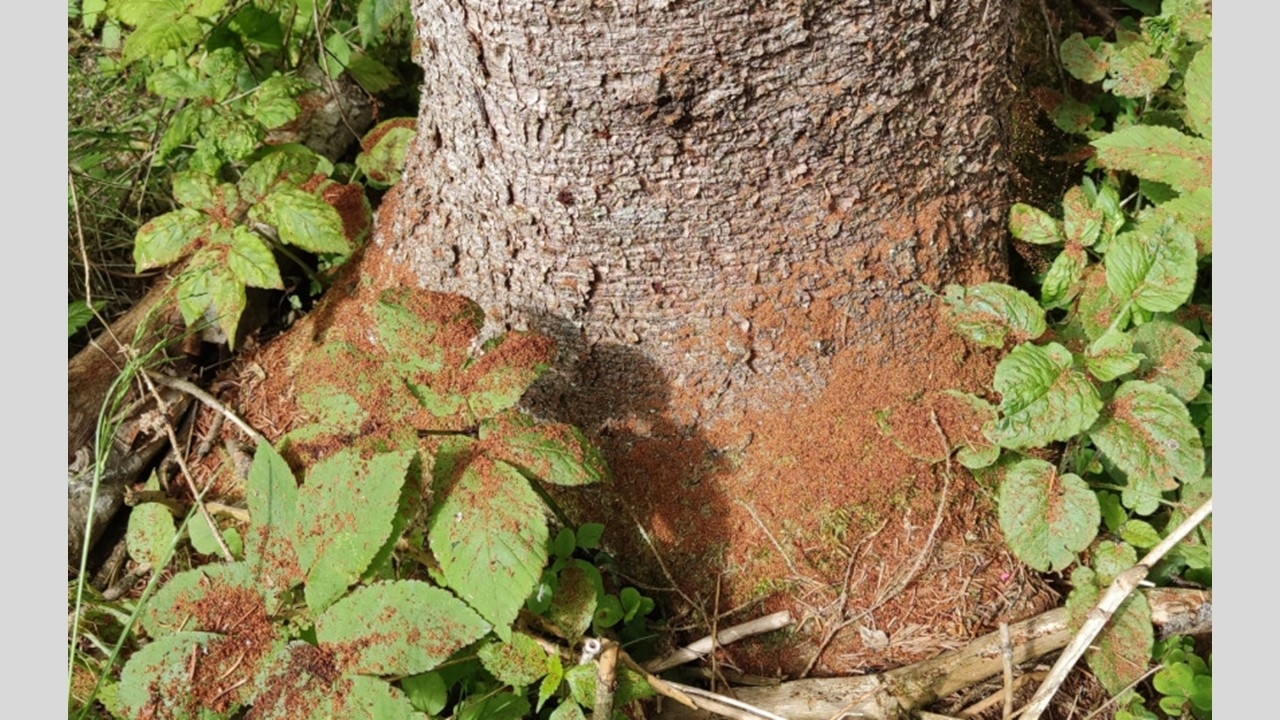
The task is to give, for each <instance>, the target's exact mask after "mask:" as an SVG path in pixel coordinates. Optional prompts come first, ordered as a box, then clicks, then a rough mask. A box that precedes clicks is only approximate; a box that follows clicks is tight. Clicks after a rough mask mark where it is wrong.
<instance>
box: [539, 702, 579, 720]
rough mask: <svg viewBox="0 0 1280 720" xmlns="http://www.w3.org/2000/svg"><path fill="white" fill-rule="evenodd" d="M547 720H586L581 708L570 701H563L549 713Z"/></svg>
mask: <svg viewBox="0 0 1280 720" xmlns="http://www.w3.org/2000/svg"><path fill="white" fill-rule="evenodd" d="M547 720H587V716H586V715H585V714H583V712H582V707H581V706H579V705H578V703H576V702H574V701H572V700H565V701H564V702H562V703H560V704H559V705H557V706H556V709H555V710H552V711H551V715H549V716H548V717H547Z"/></svg>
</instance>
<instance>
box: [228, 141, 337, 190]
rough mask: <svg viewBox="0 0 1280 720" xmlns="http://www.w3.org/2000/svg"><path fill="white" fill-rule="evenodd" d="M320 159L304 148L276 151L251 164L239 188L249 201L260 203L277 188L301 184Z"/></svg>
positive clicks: (309, 176)
mask: <svg viewBox="0 0 1280 720" xmlns="http://www.w3.org/2000/svg"><path fill="white" fill-rule="evenodd" d="M318 164H319V158H318V157H317V156H316V154H315V153H313V152H311V151H310V150H307V149H306V148H303V149H301V150H298V149H296V148H295V149H290V150H274V151H272V152H270V153H268V154H267V155H264V156H263V157H262V158H261V159H260V160H258V161H257V162H255V163H254V164H252V165H250V166H249V168H248V169H247V170H245V171H244V174H243V175H241V176H240V181H239V182H238V183H237V184H236V187H237V188H238V189H239V190H240V194H241V195H243V196H244V198H245V199H246V200H248V201H249V202H254V203H257V202H261V201H262V199H263V198H265V197H266V196H267V195H268V194H270V193H271V192H272V191H273V190H275V189H276V188H278V187H287V186H289V185H300V184H302V183H303V182H305V181H306V180H309V179H310V178H311V176H312V175H313V174H314V173H315V172H316V168H317V166H318Z"/></svg>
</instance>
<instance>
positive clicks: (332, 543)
mask: <svg viewBox="0 0 1280 720" xmlns="http://www.w3.org/2000/svg"><path fill="white" fill-rule="evenodd" d="M412 459H413V452H411V451H401V452H394V453H383V454H380V455H377V456H374V457H373V458H371V459H368V460H365V459H363V458H361V457H360V456H359V455H358V454H357V453H356V452H355V451H354V450H350V449H343V450H339V451H338V452H336V453H334V454H333V455H331V456H329V457H327V458H325V459H324V460H321V461H320V462H317V463H316V464H315V465H313V466H311V468H310V470H309V471H308V472H307V480H306V482H305V483H304V484H303V486H302V488H301V489H300V490H299V491H298V510H297V517H298V532H297V535H296V537H295V546H296V547H297V551H298V563H299V565H300V566H301V567H302V569H303V571H304V572H305V573H306V576H307V581H306V599H307V606H308V607H310V608H311V610H312V611H313V612H320V611H321V610H323V609H324V608H326V607H328V606H329V604H330V603H332V602H333V601H334V600H336V599H337V598H339V597H341V596H342V594H343V593H344V592H346V590H347V587H348V586H350V585H351V584H352V583H354V582H355V581H356V580H357V579H359V578H360V576H361V575H362V574H363V573H364V571H365V569H366V568H368V567H369V563H370V562H372V560H373V558H374V556H375V555H377V554H378V551H379V550H381V549H382V546H383V545H385V544H386V543H387V542H388V541H394V538H391V537H390V535H391V531H392V527H393V521H394V519H395V515H396V511H397V509H398V506H399V501H400V493H401V490H402V489H403V488H404V481H405V473H406V472H407V471H408V469H409V463H410V462H411V461H412ZM429 669H430V668H423V670H429ZM406 672H421V670H419V671H406Z"/></svg>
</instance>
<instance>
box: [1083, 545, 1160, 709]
mask: <svg viewBox="0 0 1280 720" xmlns="http://www.w3.org/2000/svg"><path fill="white" fill-rule="evenodd" d="M1071 580H1072V584H1073V585H1075V587H1074V589H1072V591H1071V593H1070V595H1068V597H1067V615H1068V617H1069V618H1070V619H1071V623H1072V626H1073V627H1079V626H1080V624H1081V623H1082V622H1084V618H1085V614H1086V613H1088V612H1089V611H1090V610H1091V609H1092V608H1093V607H1094V605H1096V604H1097V602H1098V599H1099V598H1100V596H1101V593H1100V588H1099V587H1098V586H1097V585H1095V584H1094V582H1096V581H1097V580H1098V579H1097V578H1096V577H1095V576H1094V575H1093V573H1092V572H1091V571H1088V569H1087V568H1078V569H1077V570H1076V572H1074V573H1072V575H1071ZM1154 645H1155V638H1154V633H1153V630H1152V624H1151V608H1150V606H1149V605H1147V600H1146V597H1145V596H1144V595H1143V594H1142V593H1134V594H1132V595H1130V596H1129V597H1128V598H1127V599H1126V600H1125V601H1124V602H1123V603H1121V605H1120V608H1119V610H1117V611H1116V613H1115V615H1113V616H1112V617H1111V620H1110V621H1109V622H1108V623H1107V625H1106V627H1105V628H1103V630H1102V632H1101V633H1100V634H1099V635H1098V637H1097V638H1096V639H1095V640H1094V642H1093V643H1092V645H1091V646H1090V649H1089V650H1088V651H1087V652H1086V653H1085V661H1086V662H1087V663H1088V664H1089V669H1090V670H1092V671H1093V673H1094V675H1096V676H1097V678H1098V680H1099V681H1101V682H1102V685H1103V687H1105V688H1106V689H1107V691H1108V692H1110V693H1112V694H1113V695H1114V694H1116V693H1119V692H1120V691H1121V690H1123V689H1124V688H1126V687H1128V686H1129V685H1130V684H1131V683H1133V682H1134V681H1136V680H1137V679H1138V678H1139V677H1141V676H1142V675H1143V674H1145V673H1146V671H1147V667H1148V665H1149V664H1150V661H1151V651H1152V648H1153V647H1154Z"/></svg>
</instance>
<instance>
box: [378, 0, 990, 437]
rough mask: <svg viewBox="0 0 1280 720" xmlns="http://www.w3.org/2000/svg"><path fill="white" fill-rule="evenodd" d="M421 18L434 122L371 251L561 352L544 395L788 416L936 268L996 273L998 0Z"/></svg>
mask: <svg viewBox="0 0 1280 720" xmlns="http://www.w3.org/2000/svg"><path fill="white" fill-rule="evenodd" d="M414 10H415V14H416V17H417V19H418V23H419V36H420V38H421V46H420V57H419V62H420V64H421V65H422V66H423V68H424V70H425V77H424V81H423V92H422V107H421V111H420V116H419V117H420V119H419V134H418V138H417V141H416V145H415V146H414V147H413V149H412V151H411V157H410V159H409V161H408V163H407V167H406V170H405V174H404V180H403V182H402V184H401V185H400V186H399V188H398V190H397V192H396V193H395V194H394V196H393V197H394V200H393V204H392V206H391V208H390V209H389V210H388V212H387V214H386V215H384V216H383V217H384V220H388V221H389V222H384V223H382V229H381V232H380V233H379V234H378V237H377V241H376V242H377V243H379V244H380V245H381V246H382V248H383V250H382V251H383V252H385V253H388V254H389V255H390V256H391V257H393V258H396V259H397V260H400V261H403V262H404V263H407V264H408V266H409V267H411V268H412V270H413V271H414V273H415V275H416V277H417V278H418V280H419V282H420V283H421V284H422V285H423V286H425V287H427V288H430V289H433V290H444V291H453V292H459V293H462V294H465V295H467V296H469V297H471V298H473V299H475V300H476V301H477V302H479V303H480V304H481V306H482V307H484V308H485V310H486V311H487V313H488V314H489V322H490V324H491V326H492V327H493V328H494V329H498V328H503V327H517V328H532V329H535V330H540V331H543V332H546V333H548V334H550V335H552V336H553V337H555V338H556V339H557V340H558V341H559V344H560V347H561V348H562V351H563V353H562V358H561V362H560V364H559V367H558V369H559V373H558V374H556V375H554V376H553V377H552V378H551V379H550V380H548V382H547V383H545V384H544V385H542V386H541V387H540V388H539V390H538V392H536V393H534V394H533V395H532V396H531V398H530V402H531V405H532V406H533V407H534V408H535V409H536V410H539V411H541V412H544V413H546V414H548V415H552V416H556V417H559V418H561V419H566V420H569V421H572V422H576V423H578V424H580V425H583V426H586V428H587V429H588V430H594V429H598V428H599V427H601V426H602V425H603V424H605V423H607V422H609V421H611V420H614V421H616V420H618V419H620V418H623V417H625V416H627V415H629V414H631V415H634V414H642V413H645V412H660V413H663V414H665V415H666V417H668V418H669V419H670V421H671V423H672V425H673V426H674V427H677V428H686V429H687V428H691V427H695V426H701V425H705V424H707V423H712V422H715V421H717V420H721V419H728V418H732V417H734V416H735V415H737V414H739V413H741V412H742V411H743V410H746V409H748V408H753V407H754V408H779V407H785V406H787V405H789V404H791V401H792V400H795V399H803V398H806V397H811V396H812V395H813V394H814V393H815V392H816V391H817V390H819V389H821V388H822V387H823V386H824V384H825V382H826V376H827V373H828V372H829V369H830V363H831V358H832V357H833V356H835V355H837V354H838V353H840V352H841V351H842V350H844V349H845V348H847V347H851V346H856V345H859V344H868V343H899V342H901V343H906V342H907V341H908V339H909V338H910V336H911V335H912V334H913V333H917V332H919V331H921V330H922V329H923V328H926V327H927V326H929V325H932V324H933V317H932V315H933V314H932V312H929V311H927V310H926V307H925V305H926V303H927V302H928V298H927V295H926V293H924V292H923V290H922V288H921V285H920V284H921V283H923V285H925V286H929V287H931V288H935V289H936V288H939V287H940V286H941V285H942V284H943V283H946V282H974V281H980V280H986V279H990V278H993V277H995V278H998V277H1001V276H1002V275H1003V274H1004V272H1005V268H1006V266H1005V259H1004V255H1003V248H1002V234H1003V230H1002V226H1003V211H1004V208H1006V207H1007V197H1006V194H1007V183H1006V182H1005V178H1006V177H1007V176H1008V172H1007V167H1006V164H1005V162H1004V153H1003V151H1002V149H1003V146H1002V135H1003V131H1002V129H1001V123H1000V122H999V121H998V120H996V118H997V117H1000V116H1001V112H1002V111H1001V106H1002V103H1003V102H1004V100H1005V98H1006V97H1007V96H1008V94H1009V93H1008V88H1009V87H1011V86H1010V85H1009V83H1008V80H1007V64H1008V63H1007V59H1008V56H1009V51H1010V45H1011V33H1010V28H1011V22H1012V18H1011V9H1010V6H1009V4H1007V3H990V2H976V1H975V2H968V1H957V0H951V1H946V2H944V1H943V0H915V1H912V2H900V3H876V2H871V1H870V0H846V1H844V2H832V1H829V0H828V1H823V0H805V1H800V2H783V3H761V4H743V3H739V2H736V1H734V0H718V1H709V2H677V1H668V2H662V1H659V2H653V3H632V2H617V3H614V2H592V1H580V2H559V3H534V2H504V3H497V4H495V3H489V2H485V1H484V0H460V1H459V0H419V1H417V2H415V3H414ZM904 346H905V345H904ZM904 359H906V360H908V361H909V360H910V359H909V358H904ZM928 360H929V358H917V361H926V362H927V361H928Z"/></svg>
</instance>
